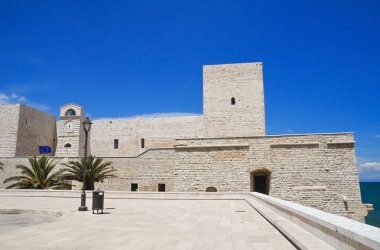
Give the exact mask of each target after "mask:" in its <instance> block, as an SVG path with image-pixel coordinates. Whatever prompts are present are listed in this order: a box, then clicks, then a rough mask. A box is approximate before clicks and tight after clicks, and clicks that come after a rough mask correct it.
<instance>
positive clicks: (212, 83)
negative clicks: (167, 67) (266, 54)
mask: <svg viewBox="0 0 380 250" xmlns="http://www.w3.org/2000/svg"><path fill="white" fill-rule="evenodd" d="M203 115H204V121H205V124H204V125H205V136H206V137H243V136H263V135H265V110H264V84H263V65H262V63H238V64H222V65H207V66H204V67H203Z"/></svg>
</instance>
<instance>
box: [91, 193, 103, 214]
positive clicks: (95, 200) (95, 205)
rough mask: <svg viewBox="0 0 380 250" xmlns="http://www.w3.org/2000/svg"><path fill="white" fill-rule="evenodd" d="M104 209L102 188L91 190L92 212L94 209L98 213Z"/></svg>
mask: <svg viewBox="0 0 380 250" xmlns="http://www.w3.org/2000/svg"><path fill="white" fill-rule="evenodd" d="M103 209H104V191H102V190H99V189H98V190H94V191H93V192H92V213H94V211H95V210H96V213H99V210H102V212H101V213H103Z"/></svg>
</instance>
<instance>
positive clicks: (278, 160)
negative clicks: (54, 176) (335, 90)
mask: <svg viewBox="0 0 380 250" xmlns="http://www.w3.org/2000/svg"><path fill="white" fill-rule="evenodd" d="M4 159H5V160H4ZM104 159H105V160H106V161H111V162H112V166H113V168H114V169H116V170H117V177H116V178H113V179H109V180H106V181H105V182H104V183H99V184H98V185H97V187H100V188H102V189H105V190H125V191H128V190H131V183H137V184H138V185H139V191H153V192H155V191H157V190H158V188H157V187H158V184H159V183H162V184H165V185H166V191H167V192H171V191H174V192H204V191H205V190H206V188H207V187H215V188H216V189H217V190H218V191H219V192H223V191H224V192H232V191H253V187H254V183H253V180H252V178H251V174H252V173H253V172H254V171H256V170H263V169H265V170H267V171H269V172H270V189H269V194H270V195H271V196H274V197H277V198H280V199H284V200H289V201H293V202H297V203H300V204H302V205H306V206H310V207H314V208H318V209H321V210H324V211H326V212H330V213H334V214H338V215H344V216H347V217H350V218H354V219H357V220H362V219H363V216H364V215H363V214H361V215H360V214H358V213H356V210H354V209H353V208H354V207H355V206H361V204H362V203H361V197H360V189H359V180H358V173H357V167H356V162H355V151H354V141H353V135H352V134H350V133H342V134H313V135H290V136H288V135H287V136H265V137H249V138H222V139H209V138H198V139H178V140H176V144H175V146H174V147H173V148H156V149H149V150H147V151H145V152H143V153H142V154H140V155H139V156H137V157H108V158H104ZM25 160H26V159H22V158H0V161H3V162H4V165H5V170H4V171H0V176H1V178H0V181H1V182H2V180H3V179H4V178H5V177H6V176H10V173H9V172H8V171H9V169H12V167H10V166H9V164H10V165H11V166H15V165H16V164H17V163H18V162H25ZM58 160H59V161H65V159H58ZM66 161H67V159H66ZM12 171H13V170H12ZM0 185H1V183H0ZM0 188H1V186H0ZM343 195H344V196H346V200H347V204H345V203H344V201H343V197H342V196H343Z"/></svg>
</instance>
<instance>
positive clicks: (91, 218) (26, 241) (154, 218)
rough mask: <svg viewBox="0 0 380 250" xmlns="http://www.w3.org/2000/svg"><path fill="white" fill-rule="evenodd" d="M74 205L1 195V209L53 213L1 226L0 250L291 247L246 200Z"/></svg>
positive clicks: (120, 201) (75, 202) (55, 199)
mask: <svg viewBox="0 0 380 250" xmlns="http://www.w3.org/2000/svg"><path fill="white" fill-rule="evenodd" d="M79 203H80V199H79V197H78V198H64V197H6V196H0V204H1V208H0V209H2V210H4V209H31V210H34V211H36V210H37V211H50V212H53V213H52V217H53V219H50V220H48V221H37V222H35V223H30V224H28V225H24V226H23V227H18V228H16V227H10V228H8V229H7V230H0V242H1V249H181V250H185V249H279V248H281V249H294V246H293V245H292V244H291V243H290V242H289V241H288V240H287V239H286V238H285V237H284V236H283V235H281V234H280V233H279V232H278V231H277V230H276V229H275V228H274V227H273V226H272V225H271V224H269V223H268V222H267V221H266V220H265V219H264V218H263V217H262V216H261V215H260V214H258V213H257V212H256V210H254V209H253V208H252V207H251V206H250V205H249V204H248V203H247V202H246V201H245V200H147V199H106V200H105V208H106V209H105V211H104V212H105V213H104V214H99V215H96V214H95V215H93V214H92V212H91V211H88V212H78V211H77V207H78V206H79ZM87 204H88V206H89V208H91V200H90V199H88V201H87ZM54 214H62V215H60V216H54ZM31 216H33V215H31ZM0 219H1V218H0ZM0 225H1V224H0Z"/></svg>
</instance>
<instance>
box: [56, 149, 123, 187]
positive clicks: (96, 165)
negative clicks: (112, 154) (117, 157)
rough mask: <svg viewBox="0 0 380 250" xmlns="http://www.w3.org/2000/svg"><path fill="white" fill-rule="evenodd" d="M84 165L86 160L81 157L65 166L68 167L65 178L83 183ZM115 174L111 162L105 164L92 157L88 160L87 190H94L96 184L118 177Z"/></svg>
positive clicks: (101, 160) (100, 159) (99, 159)
mask: <svg viewBox="0 0 380 250" xmlns="http://www.w3.org/2000/svg"><path fill="white" fill-rule="evenodd" d="M83 163H84V158H83V157H81V158H80V160H78V161H69V163H68V164H63V165H65V166H66V167H67V168H65V169H64V171H66V172H68V173H67V174H65V175H64V178H65V179H66V180H74V181H79V182H83ZM114 172H115V170H114V169H113V168H112V167H111V162H103V159H102V158H97V157H95V156H93V155H90V156H89V157H87V160H86V187H85V188H86V190H94V184H95V182H99V181H103V180H105V179H107V178H112V177H116V176H115V175H114V174H113V173H114Z"/></svg>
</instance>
